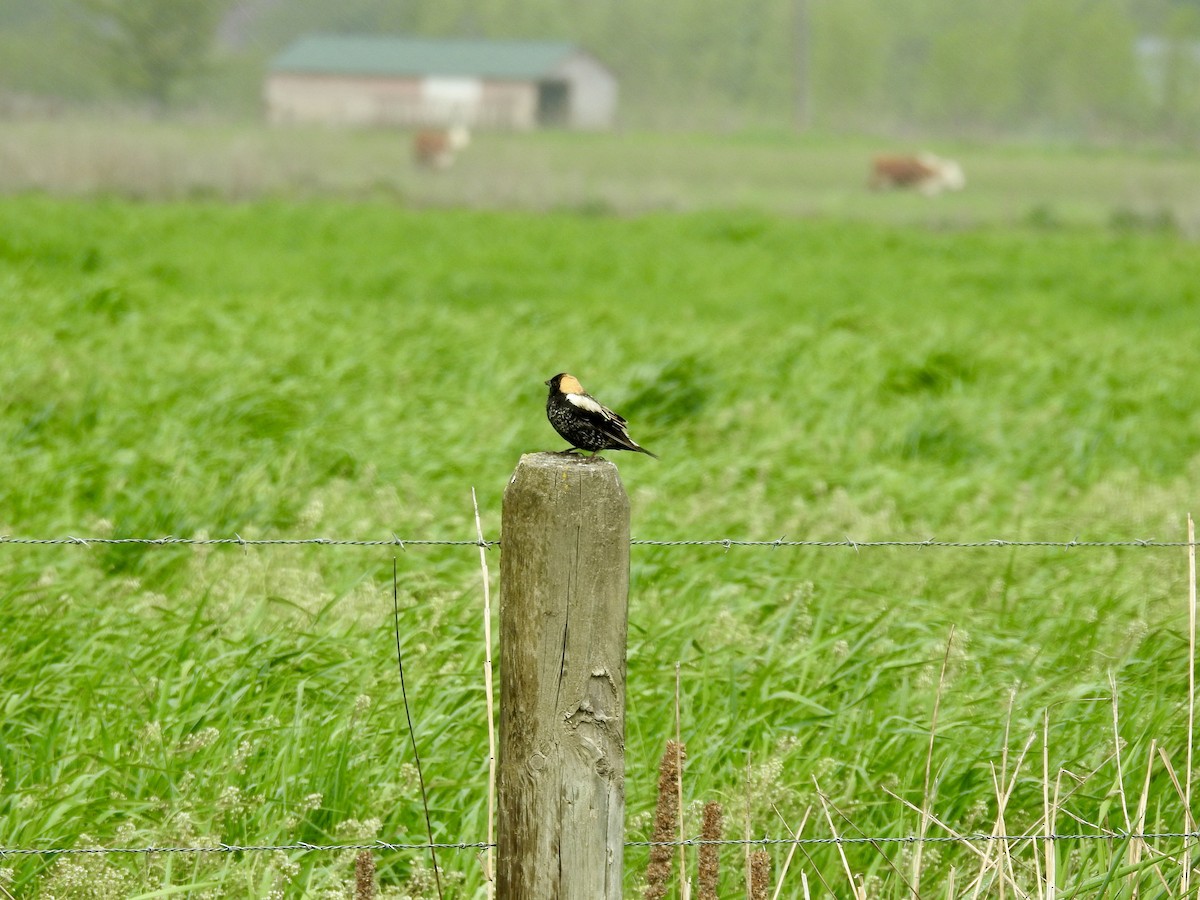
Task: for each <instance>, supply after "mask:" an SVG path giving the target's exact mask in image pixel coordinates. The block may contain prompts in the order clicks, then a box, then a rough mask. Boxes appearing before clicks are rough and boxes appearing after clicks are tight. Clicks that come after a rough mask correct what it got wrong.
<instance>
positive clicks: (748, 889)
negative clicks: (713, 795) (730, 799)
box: [742, 750, 754, 900]
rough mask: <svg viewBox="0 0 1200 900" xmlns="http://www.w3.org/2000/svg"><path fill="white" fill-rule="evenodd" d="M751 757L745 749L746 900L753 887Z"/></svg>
mask: <svg viewBox="0 0 1200 900" xmlns="http://www.w3.org/2000/svg"><path fill="white" fill-rule="evenodd" d="M753 758H754V754H753V753H752V752H751V751H749V750H747V751H746V809H745V818H744V820H743V823H742V824H743V831H742V836H743V837H744V838H745V839H746V842H747V843H746V850H745V859H744V863H745V867H746V900H751V898H752V896H753V894H752V891H753V889H754V886H753V885H752V884H751V881H750V843H749V841H750V761H751V760H752V759H753Z"/></svg>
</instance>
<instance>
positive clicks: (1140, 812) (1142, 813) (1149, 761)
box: [1133, 738, 1171, 898]
mask: <svg viewBox="0 0 1200 900" xmlns="http://www.w3.org/2000/svg"><path fill="white" fill-rule="evenodd" d="M1157 748H1158V739H1157V738H1151V739H1150V752H1149V753H1148V754H1147V755H1146V779H1145V781H1144V782H1143V783H1142V794H1141V796H1140V797H1138V807H1137V813H1136V815H1137V831H1138V834H1145V833H1146V801H1147V800H1148V799H1149V797H1150V776H1151V775H1153V774H1154V751H1155V750H1156V749H1157ZM1136 843H1137V847H1138V859H1139V861H1140V859H1141V854H1142V852H1143V851H1145V852H1146V853H1147V854H1150V853H1151V852H1153V849H1152V848H1151V847H1150V845H1149V844H1147V843H1146V841H1145V839H1144V838H1138V839H1137V840H1136ZM1153 867H1154V874H1155V875H1157V876H1158V880H1159V883H1160V884H1162V886H1163V891H1164V892H1165V893H1166V894H1168V895H1169V894H1170V893H1171V891H1170V888H1169V887H1167V878H1166V876H1165V875H1163V873H1162V870H1161V869H1160V868H1159V867H1158V863H1154V864H1153ZM1133 896H1134V897H1135V898H1136V897H1137V896H1138V891H1136V890H1135V891H1134V894H1133Z"/></svg>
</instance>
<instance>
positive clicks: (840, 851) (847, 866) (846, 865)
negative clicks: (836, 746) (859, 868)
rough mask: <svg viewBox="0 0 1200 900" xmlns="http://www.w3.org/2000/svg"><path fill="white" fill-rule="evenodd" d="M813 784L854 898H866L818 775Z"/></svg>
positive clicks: (858, 899) (814, 777) (864, 899)
mask: <svg viewBox="0 0 1200 900" xmlns="http://www.w3.org/2000/svg"><path fill="white" fill-rule="evenodd" d="M813 786H814V787H816V789H817V798H818V799H819V800H820V801H821V811H822V812H823V813H825V821H826V822H828V823H829V830H830V832H831V833H832V834H833V839H834V840H835V841H837V844H836V846H837V851H838V856H840V857H841V858H842V868H843V869H845V870H846V880H847V881H849V882H850V890H851V891H853V892H854V900H866V896H865V895H864V894H863V893H862V892H861V891H859V886H858V882H857V881H855V880H854V872H853V871H852V870H851V868H850V860H848V859H846V851H845V850H844V849H843V848H842V844H841V840H840V835H839V834H838V830H837V826H836V825H834V824H833V816H831V815H830V814H829V804H828V803H826V802H825V794H824V793H823V792H822V791H821V785H819V784H818V783H817V776H815V775H814V776H813ZM885 790H886V788H885Z"/></svg>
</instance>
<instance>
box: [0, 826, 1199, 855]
mask: <svg viewBox="0 0 1200 900" xmlns="http://www.w3.org/2000/svg"><path fill="white" fill-rule="evenodd" d="M1197 838H1200V831H1161V832H1128V831H1113V832H1103V833H1096V832H1077V833H1047V834H983V833H978V834H960V835H915V834H913V835H879V836H875V837H871V836H857V837H844V836H840V835H839V836H833V835H831V836H829V837H786V838H775V837H761V838H720V839H709V838H685V839H683V840H674V841H625V842H624V843H625V846H626V847H701V846H708V845H713V846H731V847H746V846H754V847H773V846H790V845H792V844H800V845H821V844H980V843H1009V844H1019V843H1024V842H1027V841H1028V842H1037V841H1052V842H1053V841H1114V842H1115V841H1128V840H1140V841H1155V840H1185V839H1187V840H1194V839H1197ZM496 846H497V845H496V844H494V843H488V842H486V841H469V842H468V841H462V842H451V841H447V842H437V841H435V842H433V843H429V842H419V843H395V842H391V841H371V842H369V843H367V842H363V843H348V844H313V843H309V842H308V841H294V842H292V843H290V844H224V843H217V844H210V845H203V846H190V847H188V846H183V847H159V846H153V845H152V846H147V847H44V848H39V847H0V859H5V858H7V857H10V856H75V855H87V854H107V853H111V854H135V855H136V854H153V853H276V852H284V853H294V852H303V853H341V852H343V851H350V850H353V851H359V850H389V851H401V850H429V849H430V848H432V849H435V850H487V849H490V848H495V847H496Z"/></svg>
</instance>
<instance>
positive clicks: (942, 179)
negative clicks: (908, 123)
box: [868, 153, 967, 197]
mask: <svg viewBox="0 0 1200 900" xmlns="http://www.w3.org/2000/svg"><path fill="white" fill-rule="evenodd" d="M868 184H869V185H870V187H871V189H872V190H880V189H882V188H908V187H911V188H916V189H917V190H918V191H920V192H921V193H922V194H925V195H926V196H927V197H932V196H934V195H935V194H940V193H941V192H942V191H961V190H962V189H963V188H964V187H966V185H967V179H966V177H965V176H964V175H963V170H962V166H960V165H959V164H958V163H956V162H955V161H954V160H952V159H942V158H941V157H940V156H934V155H933V154H932V153H920V154H918V155H916V156H877V157H875V159H873V160H872V161H871V178H870V181H869V182H868Z"/></svg>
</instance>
